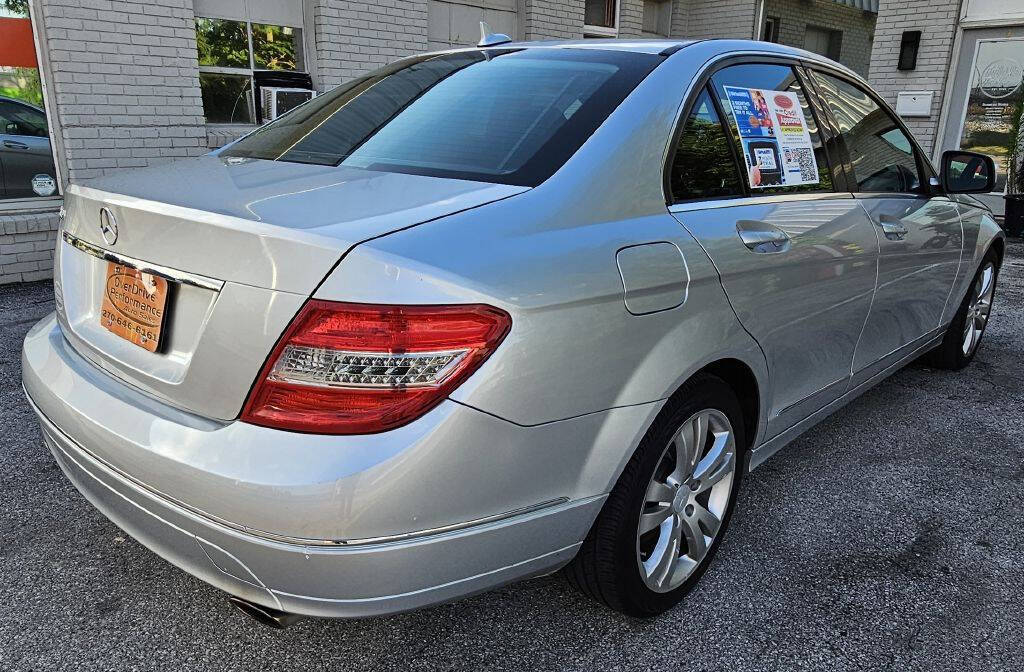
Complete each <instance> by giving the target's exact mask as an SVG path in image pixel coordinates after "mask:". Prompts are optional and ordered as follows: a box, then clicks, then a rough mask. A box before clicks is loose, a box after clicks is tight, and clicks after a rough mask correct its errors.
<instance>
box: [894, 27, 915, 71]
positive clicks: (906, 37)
mask: <svg viewBox="0 0 1024 672" xmlns="http://www.w3.org/2000/svg"><path fill="white" fill-rule="evenodd" d="M920 48H921V31H920V30H905V31H903V39H902V40H900V60H899V63H897V65H896V69H897V70H913V69H914V68H916V67H917V52H918V50H919V49H920Z"/></svg>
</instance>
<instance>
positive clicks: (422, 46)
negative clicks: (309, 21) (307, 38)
mask: <svg viewBox="0 0 1024 672" xmlns="http://www.w3.org/2000/svg"><path fill="white" fill-rule="evenodd" d="M313 23H314V44H315V48H316V58H317V70H318V72H319V79H320V81H319V86H320V87H321V89H330V88H333V87H335V86H337V85H339V84H341V83H342V82H345V81H348V80H349V79H352V78H353V77H358V76H360V75H363V74H366V73H367V72H369V71H371V70H374V69H376V68H378V67H380V66H382V65H386V64H388V63H390V62H392V61H395V60H397V59H399V58H401V57H403V56H408V55H409V54H414V53H417V52H420V51H426V50H427V3H426V0H361V1H360V0H314V4H313Z"/></svg>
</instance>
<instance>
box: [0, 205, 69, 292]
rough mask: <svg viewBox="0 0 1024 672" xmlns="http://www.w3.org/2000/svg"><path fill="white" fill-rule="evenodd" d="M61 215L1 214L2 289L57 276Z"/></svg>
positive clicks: (33, 213)
mask: <svg viewBox="0 0 1024 672" xmlns="http://www.w3.org/2000/svg"><path fill="white" fill-rule="evenodd" d="M57 224H58V218H57V213H56V212H53V211H50V212H27V213H18V214H17V215H4V214H0V285H3V284H7V283H10V282H32V281H33V280H47V279H49V278H50V277H51V276H52V275H53V248H54V247H55V245H56V240H57V238H56V236H57Z"/></svg>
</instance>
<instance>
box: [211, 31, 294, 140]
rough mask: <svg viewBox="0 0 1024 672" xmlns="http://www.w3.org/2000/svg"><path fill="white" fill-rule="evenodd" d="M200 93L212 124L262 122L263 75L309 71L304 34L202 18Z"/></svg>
mask: <svg viewBox="0 0 1024 672" xmlns="http://www.w3.org/2000/svg"><path fill="white" fill-rule="evenodd" d="M196 47H197V48H198V50H199V88H200V90H201V92H202V96H203V113H204V114H205V115H206V122H207V123H210V124H255V123H257V122H258V121H260V120H261V119H260V116H259V111H258V110H257V109H256V106H255V104H254V103H255V96H254V94H253V90H254V87H255V86H256V85H255V84H254V76H255V75H256V73H257V72H259V71H265V70H271V71H288V72H301V71H303V70H305V63H304V54H303V47H302V28H299V27H297V26H278V25H271V24H266V23H253V22H250V21H235V20H231V19H217V18H207V17H199V18H197V19H196Z"/></svg>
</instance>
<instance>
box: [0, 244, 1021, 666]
mask: <svg viewBox="0 0 1024 672" xmlns="http://www.w3.org/2000/svg"><path fill="white" fill-rule="evenodd" d="M1000 281H1001V284H1000V287H999V290H998V296H997V300H996V308H995V312H994V317H993V322H992V324H991V326H990V328H989V330H988V333H987V334H986V336H985V342H984V344H983V345H982V348H981V351H980V353H979V355H978V357H977V359H976V360H975V362H974V364H973V365H972V366H971V367H969V368H968V369H967V370H965V371H963V372H960V373H946V372H941V371H936V370H933V369H929V368H926V367H924V366H922V365H919V364H915V365H912V366H911V367H909V368H907V369H905V370H904V371H902V372H900V373H899V374H897V375H895V376H894V377H892V378H891V379H890V380H889V381H887V382H885V383H883V384H881V385H879V386H878V387H876V388H875V389H874V390H872V391H871V392H869V393H867V394H866V395H865V396H863V397H862V398H861V399H859V400H858V401H856V402H854V403H853V404H851V405H850V406H848V407H846V408H845V409H844V410H842V411H840V412H839V413H837V414H836V415H834V416H833V417H832V418H830V419H828V420H826V421H825V422H823V423H822V424H820V425H819V426H818V427H816V428H815V429H813V430H812V431H810V432H809V433H808V434H806V435H805V436H804V437H803V438H802V439H800V440H799V441H797V442H795V443H793V444H792V445H791V446H789V448H787V449H786V450H785V451H783V452H782V453H780V454H778V455H777V456H775V457H774V458H772V459H771V460H770V461H769V462H768V463H767V464H765V466H764V467H762V468H761V469H759V470H758V471H756V472H755V473H754V474H752V475H751V476H750V478H749V479H748V480H747V481H746V483H745V484H744V487H743V489H742V491H741V495H740V500H739V502H738V508H737V513H736V516H735V517H734V518H733V525H732V528H731V529H730V530H729V533H728V535H727V537H726V539H725V541H724V543H723V546H722V549H721V551H720V552H719V554H718V556H717V558H716V560H715V563H714V565H713V566H712V567H711V568H710V570H709V571H708V573H707V574H706V575H705V577H704V580H703V582H702V583H701V585H700V586H699V587H698V588H697V589H696V590H695V591H694V592H693V593H691V595H690V596H689V597H688V598H687V599H686V600H685V601H684V602H683V603H682V604H681V605H679V606H678V607H677V608H676V609H675V610H674V611H672V612H671V613H669V614H667V615H665V616H663V617H661V618H658V619H655V620H650V621H639V620H633V619H629V618H625V617H622V616H619V615H618V614H616V613H613V612H611V611H608V610H606V609H603V608H601V607H599V606H597V605H595V604H592V603H590V602H588V601H587V600H586V599H585V598H583V597H581V596H579V595H577V594H576V593H574V592H573V591H572V590H570V589H569V588H568V587H567V586H566V584H565V583H564V582H563V581H562V580H561V578H560V577H558V576H552V577H545V578H541V579H535V580H533V581H528V582H525V583H520V584H518V585H514V586H510V587H507V588H504V589H502V590H498V591H495V592H491V593H488V594H484V595H479V596H477V597H474V598H471V599H467V600H463V601H461V602H458V603H455V604H449V605H443V606H440V607H436V608H433V609H429V610H425V611H420V612H416V613H412V614H405V615H401V616H395V617H390V618H380V619H374V620H365V621H354V622H340V621H333V622H332V621H305V622H302V623H300V624H298V625H296V626H295V627H293V628H291V629H289V630H287V631H284V632H275V631H271V630H268V629H265V628H262V627H259V626H257V625H256V624H255V623H253V622H251V621H250V620H248V619H246V618H244V617H242V616H241V615H239V614H238V613H236V612H235V611H234V610H233V609H231V608H230V607H229V606H228V603H227V601H226V600H225V595H224V594H223V593H221V592H219V591H218V590H216V589H214V588H211V587H209V586H207V585H205V584H203V583H201V582H200V581H198V580H197V579H193V578H192V577H190V576H188V575H186V574H184V573H183V572H181V571H179V570H177V569H175V568H174V567H172V566H171V565H169V564H167V563H165V562H164V561H162V560H161V559H160V558H158V557H157V556H156V555H154V554H152V553H150V552H149V551H148V550H146V549H145V548H143V547H142V546H141V545H139V544H137V543H136V542H134V541H133V540H132V539H130V538H127V537H126V536H125V535H124V534H122V533H121V532H120V531H119V530H118V529H117V528H116V527H115V526H114V525H113V524H111V523H110V522H108V521H107V520H106V519H105V518H103V516H101V515H100V514H99V513H97V512H96V511H94V510H93V508H92V507H91V506H90V505H89V504H88V503H87V502H86V501H85V500H84V499H83V498H82V497H81V496H80V495H79V494H78V493H77V492H76V491H75V490H74V488H72V486H71V485H70V484H69V483H68V482H67V481H66V480H65V479H64V477H63V476H62V474H61V473H60V471H59V470H58V468H57V467H56V465H55V464H54V462H53V459H52V458H51V456H50V455H49V453H48V452H47V450H46V449H45V448H44V447H43V445H42V442H41V440H40V436H39V431H38V429H37V427H36V424H35V421H34V419H33V416H32V413H31V411H30V410H29V408H28V406H27V405H26V403H25V401H24V400H23V398H22V391H21V384H20V380H21V372H20V354H19V352H20V348H21V340H22V338H23V336H24V334H25V332H26V331H27V330H28V328H29V327H30V326H31V325H32V323H34V322H35V321H36V320H37V319H39V318H40V317H42V316H43V315H45V314H46V313H48V312H49V311H50V310H52V308H53V302H52V299H51V292H52V288H51V286H50V285H49V284H48V283H38V284H32V285H24V286H9V287H4V288H0V427H2V428H3V437H4V441H3V452H4V454H3V456H2V460H0V495H2V502H3V506H2V507H0V594H2V595H3V597H4V602H5V603H6V604H7V607H6V609H7V611H6V612H5V613H4V614H3V616H2V617H0V669H3V670H18V671H19V672H20V671H24V670H46V671H50V670H76V671H79V670H171V669H173V670H190V671H191V670H216V671H218V672H224V671H226V670H255V669H260V670H309V669H320V668H325V667H327V666H328V665H331V666H332V667H336V668H337V669H350V670H375V671H379V670H390V669H403V670H404V669H411V670H412V669H414V670H452V669H460V670H461V669H472V670H511V669H559V670H594V669H601V670H618V669H623V670H625V669H629V670H634V669H637V670H642V669H657V670H675V669H679V670H792V669H815V670H826V669H827V670H854V669H856V670H860V669H866V668H872V669H887V670H889V669H901V670H903V669H921V670H928V669H960V670H963V669H971V670H996V669H1000V670H1019V669H1021V666H1022V660H1024V627H1022V626H1024V571H1022V570H1024V557H1022V555H1024V553H1022V551H1024V542H1022V539H1024V537H1022V533H1021V529H1022V528H1024V513H1022V511H1024V506H1022V504H1024V501H1022V500H1024V466H1022V459H1021V458H1022V455H1024V423H1022V420H1024V412H1022V408H1021V403H1022V401H1024V380H1022V375H1021V373H1022V368H1021V364H1020V350H1019V348H1020V343H1021V338H1020V335H1021V334H1022V333H1024V330H1022V326H1024V313H1022V310H1021V308H1022V307H1024V243H1021V242H1019V241H1016V242H1014V243H1012V244H1011V247H1010V254H1009V255H1008V257H1007V260H1006V263H1005V264H1004V267H1003V273H1002V277H1001V279H1000Z"/></svg>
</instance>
